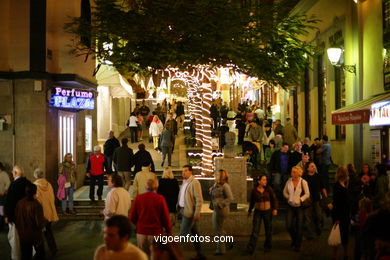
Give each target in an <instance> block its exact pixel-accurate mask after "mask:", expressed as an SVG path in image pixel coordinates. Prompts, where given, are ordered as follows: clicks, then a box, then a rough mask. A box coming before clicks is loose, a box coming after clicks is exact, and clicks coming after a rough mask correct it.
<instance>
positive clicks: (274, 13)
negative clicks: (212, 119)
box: [67, 0, 316, 87]
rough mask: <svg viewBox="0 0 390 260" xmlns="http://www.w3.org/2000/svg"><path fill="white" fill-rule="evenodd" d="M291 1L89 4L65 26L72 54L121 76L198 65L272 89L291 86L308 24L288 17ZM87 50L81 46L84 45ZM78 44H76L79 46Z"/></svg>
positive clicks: (106, 0) (101, 0)
mask: <svg viewBox="0 0 390 260" xmlns="http://www.w3.org/2000/svg"><path fill="white" fill-rule="evenodd" d="M289 2H291V0H282V1H279V2H278V3H273V1H270V0H256V1H255V0H253V1H251V0H239V1H238V0H196V1H195V0H126V1H123V0H95V3H96V6H95V7H94V9H93V11H92V21H91V22H90V20H89V19H84V18H83V17H79V18H73V20H72V22H71V23H69V24H68V25H67V30H68V31H69V32H72V33H74V34H75V35H76V36H78V37H77V39H75V45H74V53H75V54H76V55H93V56H95V57H96V58H97V60H98V62H99V63H104V64H110V65H111V64H113V65H114V66H115V68H116V69H117V70H118V71H119V72H120V73H121V74H123V75H127V76H130V77H131V76H132V75H134V74H136V73H142V74H145V73H151V72H153V71H154V70H158V69H165V68H167V67H174V68H180V69H182V70H188V69H192V68H193V67H194V66H197V65H199V64H201V65H208V66H211V67H213V66H226V65H227V64H234V67H235V68H236V69H237V70H240V71H242V72H244V73H246V74H248V75H251V76H256V77H258V78H260V79H262V80H265V81H268V82H269V83H271V84H274V85H277V84H279V85H281V86H282V87H288V86H289V85H290V84H292V83H294V82H298V79H299V75H300V73H301V72H302V71H303V69H304V68H305V66H306V65H307V59H306V58H305V54H306V55H310V53H311V47H310V45H309V44H307V43H305V42H303V41H301V40H300V37H301V36H302V35H305V34H306V33H307V32H308V30H311V29H313V28H314V27H313V26H314V24H315V22H316V20H315V19H313V18H310V17H307V16H305V15H288V12H289V10H290V8H291V6H290V5H289V4H288V3H289ZM86 38H88V39H91V44H90V45H88V44H85V39H86ZM81 39H83V41H81Z"/></svg>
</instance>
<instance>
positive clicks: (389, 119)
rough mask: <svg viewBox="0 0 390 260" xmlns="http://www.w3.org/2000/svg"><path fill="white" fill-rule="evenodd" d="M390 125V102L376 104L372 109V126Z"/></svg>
mask: <svg viewBox="0 0 390 260" xmlns="http://www.w3.org/2000/svg"><path fill="white" fill-rule="evenodd" d="M382 125H390V101H383V102H378V103H374V104H372V105H371V109H370V126H382Z"/></svg>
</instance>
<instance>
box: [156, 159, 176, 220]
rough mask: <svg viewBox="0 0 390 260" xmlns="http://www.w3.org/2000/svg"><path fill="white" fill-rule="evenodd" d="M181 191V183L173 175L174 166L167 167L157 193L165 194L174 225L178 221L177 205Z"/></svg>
mask: <svg viewBox="0 0 390 260" xmlns="http://www.w3.org/2000/svg"><path fill="white" fill-rule="evenodd" d="M179 191H180V187H179V183H178V182H177V180H176V179H175V176H174V175H173V172H172V168H171V167H169V166H168V167H165V169H164V172H163V175H162V178H161V179H160V181H159V183H158V189H157V193H158V194H161V195H163V196H164V198H165V200H166V202H167V205H168V210H169V217H170V218H171V223H172V226H174V225H175V223H176V205H177V199H178V196H179Z"/></svg>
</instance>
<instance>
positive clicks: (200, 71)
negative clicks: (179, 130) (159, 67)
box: [164, 65, 218, 176]
mask: <svg viewBox="0 0 390 260" xmlns="http://www.w3.org/2000/svg"><path fill="white" fill-rule="evenodd" d="M164 71H165V72H168V75H169V77H170V78H171V83H172V82H173V83H175V82H177V83H178V82H183V83H182V84H181V85H182V86H185V87H186V88H187V100H188V104H187V105H188V111H189V114H190V115H193V116H194V117H195V126H196V129H195V131H196V141H197V143H198V144H201V145H202V166H200V169H201V174H202V175H207V176H210V175H213V172H214V169H213V160H212V156H213V155H212V152H213V147H212V140H211V124H212V121H211V117H210V108H211V102H212V93H213V91H212V87H211V82H212V81H217V80H218V76H217V75H218V73H217V68H210V67H208V66H201V65H199V66H193V69H191V71H181V70H179V69H177V68H167V69H165V70H164ZM194 168H197V166H195V167H194Z"/></svg>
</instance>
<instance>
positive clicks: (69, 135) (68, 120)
mask: <svg viewBox="0 0 390 260" xmlns="http://www.w3.org/2000/svg"><path fill="white" fill-rule="evenodd" d="M75 122H76V114H75V113H70V112H64V111H59V112H58V124H59V127H58V130H59V149H60V152H59V156H60V158H59V161H60V162H62V160H63V159H64V156H65V154H67V153H71V154H72V155H73V160H75V157H76V156H75V151H76V149H75V144H76V135H75V128H76V124H75Z"/></svg>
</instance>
